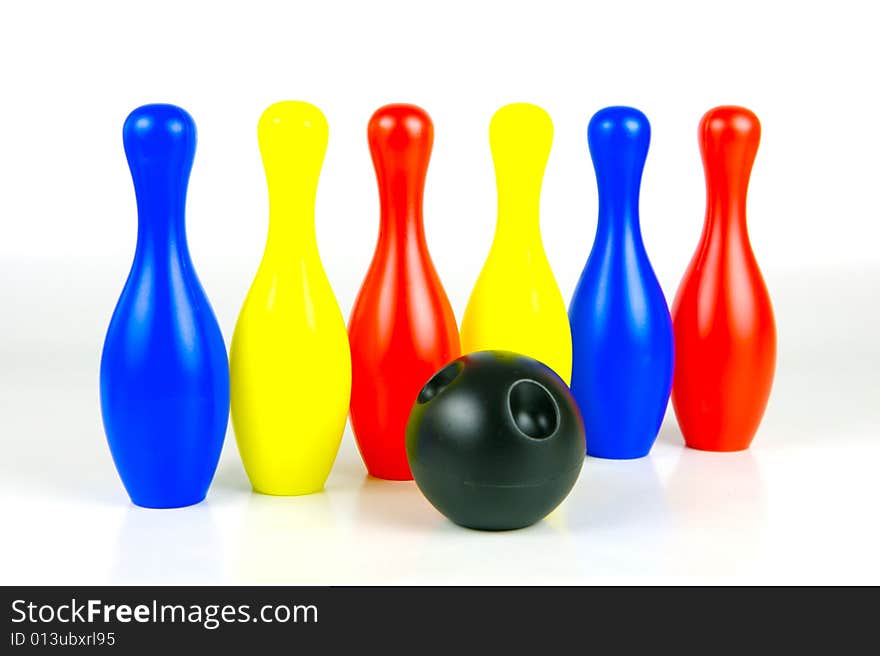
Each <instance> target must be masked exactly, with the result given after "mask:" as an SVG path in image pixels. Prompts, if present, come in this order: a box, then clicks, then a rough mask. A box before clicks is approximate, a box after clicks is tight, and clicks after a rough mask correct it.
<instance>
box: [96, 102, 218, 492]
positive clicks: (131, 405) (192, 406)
mask: <svg viewBox="0 0 880 656" xmlns="http://www.w3.org/2000/svg"><path fill="white" fill-rule="evenodd" d="M123 142H124V145H125V154H126V157H127V159H128V165H129V168H130V169H131V175H132V180H133V182H134V187H135V193H136V196H137V208H138V236H137V248H136V250H135V256H134V262H133V264H132V268H131V272H130V273H129V276H128V280H127V282H126V283H125V287H124V289H123V291H122V295H121V296H120V298H119V302H118V304H117V306H116V310H115V311H114V313H113V318H112V319H111V321H110V327H109V329H108V331H107V337H106V339H105V341H104V350H103V354H102V356H101V411H102V415H103V420H104V428H105V431H106V433H107V441H108V443H109V445H110V452H111V454H112V455H113V461H114V463H115V464H116V469H117V470H118V472H119V475H120V477H121V478H122V482H123V484H124V485H125V488H126V490H127V491H128V494H129V496H130V497H131V500H132V502H134V503H135V504H137V505H139V506H146V507H150V508H174V507H179V506H187V505H191V504H194V503H198V502H199V501H201V500H202V499H204V498H205V494H206V493H207V491H208V486H209V485H210V483H211V479H212V478H213V476H214V471H215V470H216V468H217V462H218V460H219V458H220V451H221V449H222V446H223V439H224V437H225V434H226V426H227V421H228V418H229V370H228V366H227V361H226V347H225V345H224V343H223V336H222V334H221V333H220V327H219V326H218V324H217V320H216V318H215V317H214V313H213V311H212V310H211V306H210V304H209V303H208V299H207V297H206V296H205V292H204V291H203V289H202V286H201V284H200V283H199V279H198V278H197V277H196V273H195V270H194V269H193V264H192V260H191V259H190V254H189V249H188V247H187V240H186V229H185V225H184V210H185V205H186V188H187V183H188V181H189V174H190V170H191V169H192V164H193V157H194V155H195V148H196V127H195V124H194V123H193V120H192V118H191V117H190V116H189V114H187V113H186V112H185V111H184V110H182V109H180V108H179V107H175V106H173V105H146V106H144V107H140V108H138V109H136V110H134V111H133V112H132V113H131V114H130V115H129V117H128V118H127V119H126V121H125V125H124V127H123Z"/></svg>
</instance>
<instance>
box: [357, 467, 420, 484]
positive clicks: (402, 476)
mask: <svg viewBox="0 0 880 656" xmlns="http://www.w3.org/2000/svg"><path fill="white" fill-rule="evenodd" d="M367 474H368V475H369V476H370V477H371V478H378V479H381V480H383V481H411V480H413V476H412V472H409V471H406V472H402V471H398V470H393V469H373V468H370V467H367Z"/></svg>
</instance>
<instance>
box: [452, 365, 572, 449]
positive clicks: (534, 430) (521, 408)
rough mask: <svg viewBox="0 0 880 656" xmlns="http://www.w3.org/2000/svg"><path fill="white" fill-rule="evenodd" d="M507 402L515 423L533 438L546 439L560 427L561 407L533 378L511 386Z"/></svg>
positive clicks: (522, 431)
mask: <svg viewBox="0 0 880 656" xmlns="http://www.w3.org/2000/svg"><path fill="white" fill-rule="evenodd" d="M441 373H442V372H441ZM507 403H508V405H509V406H510V415H511V416H512V417H513V423H514V424H516V427H517V428H518V429H519V430H520V432H521V433H523V434H524V435H526V436H528V437H530V438H532V439H533V440H545V439H547V438H548V437H551V436H552V435H553V434H554V433H555V432H556V429H557V428H559V408H557V407H556V402H555V401H554V400H553V396H552V395H551V394H550V392H549V391H547V389H546V388H545V387H544V386H543V385H540V384H538V383H536V382H534V381H532V380H520V381H517V382H516V383H514V384H513V386H512V387H511V388H510V392H509V393H508V395H507Z"/></svg>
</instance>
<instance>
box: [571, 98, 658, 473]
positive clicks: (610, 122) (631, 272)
mask: <svg viewBox="0 0 880 656" xmlns="http://www.w3.org/2000/svg"><path fill="white" fill-rule="evenodd" d="M650 139H651V127H650V124H649V123H648V119H647V118H646V117H645V115H644V114H642V113H641V112H640V111H638V110H637V109H632V108H630V107H608V108H606V109H603V110H601V111H599V112H597V113H596V114H595V115H594V116H593V118H592V120H591V121H590V125H589V128H588V141H589V145H590V154H591V156H592V159H593V167H594V168H595V171H596V182H597V185H598V188H599V221H598V225H597V227H596V238H595V241H594V243H593V249H592V251H591V252H590V257H589V259H588V260H587V265H586V267H585V268H584V271H583V273H582V274H581V277H580V280H579V281H578V285H577V288H576V289H575V292H574V296H573V297H572V300H571V306H570V309H569V318H570V321H571V337H572V344H573V349H574V364H573V368H572V375H571V391H572V394H574V397H575V399H577V402H578V405H579V406H580V408H581V414H582V416H583V419H584V428H585V431H586V438H587V453H588V454H589V455H592V456H597V457H600V458H640V457H642V456H644V455H647V453H648V452H649V451H650V450H651V446H652V445H653V444H654V440H655V439H656V437H657V432H658V431H659V430H660V424H661V423H662V422H663V416H664V414H665V413H666V406H667V404H668V402H669V392H670V388H671V387H672V367H673V337H672V320H671V318H670V316H669V309H668V308H667V305H666V299H665V298H664V296H663V291H662V290H661V289H660V283H659V282H658V281H657V277H656V276H655V275H654V270H653V269H652V267H651V263H650V262H649V260H648V254H647V252H646V251H645V246H644V244H643V242H642V234H641V229H640V226H639V186H640V184H641V179H642V170H643V169H644V166H645V159H646V157H647V155H648V145H649V142H650Z"/></svg>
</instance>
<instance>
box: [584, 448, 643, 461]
mask: <svg viewBox="0 0 880 656" xmlns="http://www.w3.org/2000/svg"><path fill="white" fill-rule="evenodd" d="M652 446H653V445H652ZM649 453H651V447H648V449H647V450H644V451H641V450H640V451H605V450H603V449H587V455H588V456H590V457H591V458H601V459H602V460H638V459H639V458H644V457H645V456H647V455H648V454H649Z"/></svg>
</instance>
